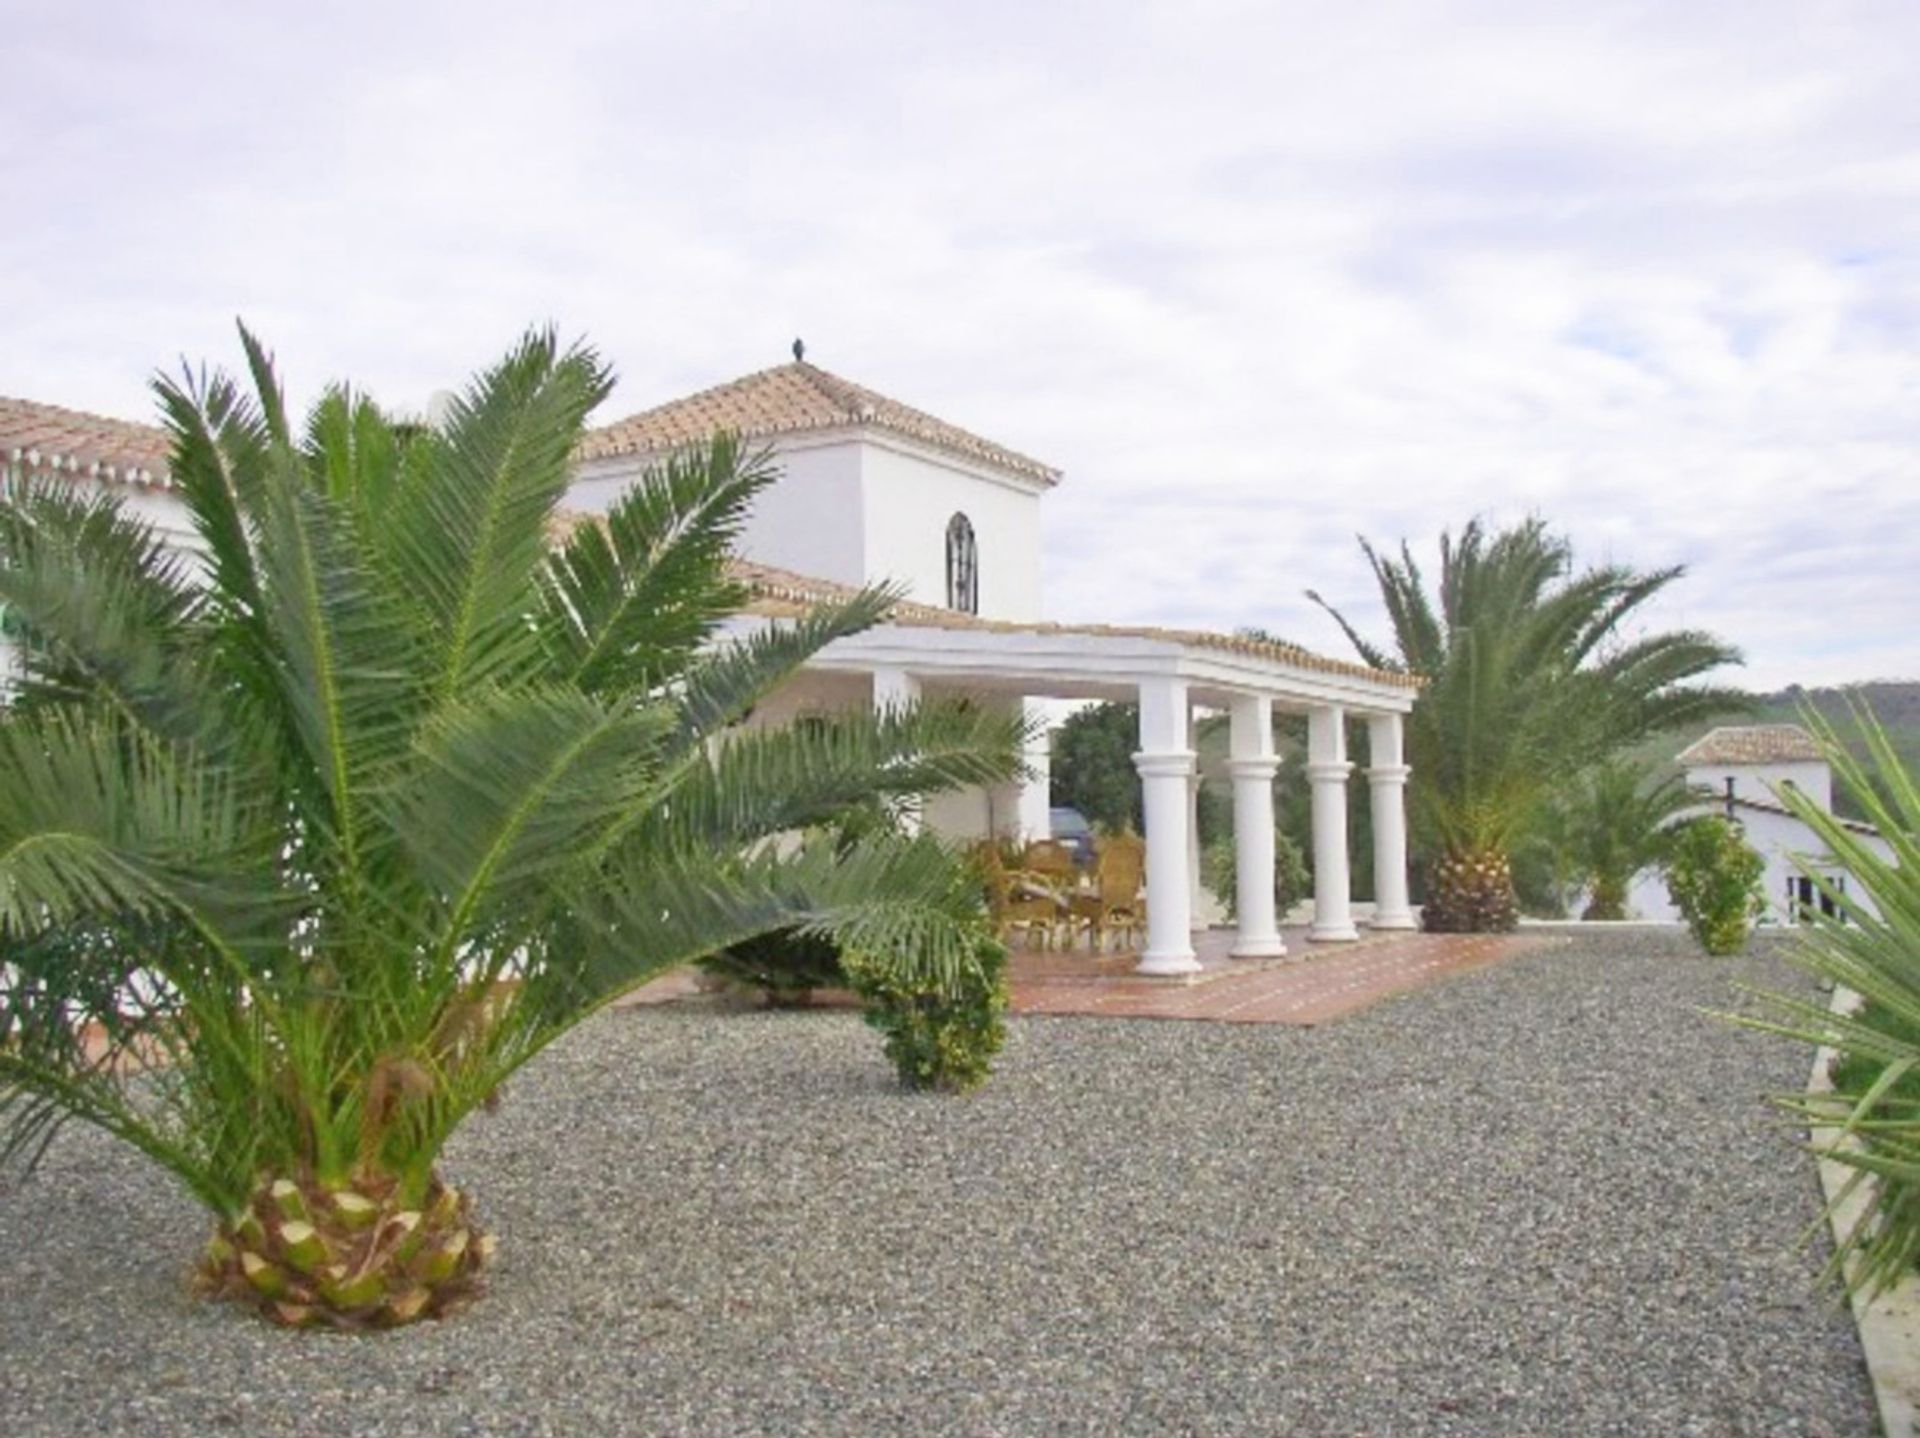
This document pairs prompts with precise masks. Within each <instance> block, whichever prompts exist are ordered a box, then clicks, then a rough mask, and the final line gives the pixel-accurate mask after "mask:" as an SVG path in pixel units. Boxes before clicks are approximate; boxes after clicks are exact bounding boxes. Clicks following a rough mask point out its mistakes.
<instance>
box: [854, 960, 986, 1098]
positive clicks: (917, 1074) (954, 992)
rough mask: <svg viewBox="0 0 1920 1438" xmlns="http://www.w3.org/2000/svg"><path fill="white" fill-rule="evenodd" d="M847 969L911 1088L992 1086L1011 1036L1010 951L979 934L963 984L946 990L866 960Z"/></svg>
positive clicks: (961, 978) (870, 1020)
mask: <svg viewBox="0 0 1920 1438" xmlns="http://www.w3.org/2000/svg"><path fill="white" fill-rule="evenodd" d="M846 968H847V972H848V976H849V977H850V978H851V980H852V982H853V987H854V991H855V992H856V993H858V994H859V995H860V997H861V1000H862V1002H863V1003H864V1005H865V1010H866V1012H865V1017H866V1021H867V1022H868V1023H869V1024H871V1025H872V1026H873V1027H874V1028H875V1029H877V1030H879V1032H880V1033H881V1034H882V1035H884V1039H885V1044H884V1046H885V1048H886V1053H887V1057H888V1058H890V1059H892V1060H893V1065H894V1068H895V1070H896V1071H897V1072H898V1073H899V1075H900V1082H901V1083H902V1084H903V1085H904V1086H905V1087H907V1088H910V1089H938V1090H942V1091H945V1092H956V1093H957V1092H964V1091H965V1090H967V1089H971V1088H977V1087H978V1086H979V1085H980V1084H981V1083H983V1082H985V1081H986V1078H987V1075H988V1074H989V1073H990V1072H991V1071H992V1063H993V1056H994V1055H995V1054H997V1053H998V1052H999V1051H1000V1049H1001V1046H1002V1045H1003V1044H1004V1043H1005V1042H1006V1034H1007V1026H1006V1017H1005V1016H1006V1010H1007V977H1006V970H1007V951H1006V949H1005V947H1003V946H1002V945H1001V944H1000V943H999V942H998V941H997V940H995V939H994V938H993V937H992V936H991V935H990V934H989V933H987V932H985V931H984V929H983V930H982V931H981V932H979V933H978V934H977V935H976V936H975V940H974V944H973V947H972V950H971V953H970V956H969V959H968V961H967V963H965V964H964V965H963V966H962V969H961V972H960V974H959V976H958V981H957V982H956V983H954V984H952V985H949V986H945V987H942V988H939V989H934V988H931V987H929V986H927V985H926V984H924V983H920V982H916V981H915V980H914V979H913V978H912V977H911V976H908V975H903V974H902V973H901V972H900V971H899V970H898V969H897V968H896V967H895V966H892V965H889V964H886V963H875V962H873V961H872V960H871V959H870V958H869V957H867V956H865V955H859V956H850V957H849V958H848V961H847V964H846Z"/></svg>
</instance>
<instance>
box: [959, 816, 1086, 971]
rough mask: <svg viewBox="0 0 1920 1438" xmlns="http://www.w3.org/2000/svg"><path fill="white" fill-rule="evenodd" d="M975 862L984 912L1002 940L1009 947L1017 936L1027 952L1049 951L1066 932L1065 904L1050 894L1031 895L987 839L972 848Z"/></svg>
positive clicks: (1030, 890) (1019, 877)
mask: <svg viewBox="0 0 1920 1438" xmlns="http://www.w3.org/2000/svg"><path fill="white" fill-rule="evenodd" d="M973 853H974V862H975V863H976V864H978V865H979V868H980V874H981V877H982V878H983V879H984V880H985V881H986V886H987V908H988V910H989V911H990V912H991V914H992V916H993V926H994V930H995V932H997V933H998V934H999V935H1000V937H1001V939H1002V940H1004V941H1005V942H1007V943H1012V942H1013V938H1014V935H1015V934H1019V935H1020V936H1021V938H1022V939H1023V941H1024V942H1025V944H1026V946H1027V947H1028V948H1035V947H1038V948H1043V949H1044V948H1051V947H1052V946H1053V945H1054V944H1055V943H1056V942H1058V940H1059V938H1060V935H1061V933H1062V932H1063V931H1064V930H1065V929H1066V928H1067V912H1066V907H1065V905H1064V903H1063V902H1062V901H1061V900H1060V899H1059V898H1058V897H1056V896H1055V895H1053V894H1052V893H1050V892H1045V891H1043V892H1039V893H1036V892H1033V890H1032V889H1031V888H1030V887H1028V886H1027V885H1023V884H1022V883H1021V876H1020V875H1019V874H1016V873H1015V872H1013V871H1012V870H1010V869H1008V868H1007V865H1006V861H1005V860H1004V859H1003V858H1002V857H1001V855H1000V846H999V844H998V843H996V842H994V841H993V840H991V839H989V840H986V841H985V842H983V843H981V844H977V845H975V846H974V850H973Z"/></svg>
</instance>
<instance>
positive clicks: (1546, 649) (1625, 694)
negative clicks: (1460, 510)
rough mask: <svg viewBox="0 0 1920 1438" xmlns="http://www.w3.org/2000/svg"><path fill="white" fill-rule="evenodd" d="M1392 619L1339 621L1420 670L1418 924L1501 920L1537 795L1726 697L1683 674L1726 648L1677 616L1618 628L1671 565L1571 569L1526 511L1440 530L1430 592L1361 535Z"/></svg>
mask: <svg viewBox="0 0 1920 1438" xmlns="http://www.w3.org/2000/svg"><path fill="white" fill-rule="evenodd" d="M1361 548H1362V549H1363V550H1364V551H1365V553H1366V556H1367V560H1368V562H1369V563H1370V564H1371V565H1372V567H1373V573H1374V578H1375V580H1376V581H1377V582H1378V583H1379V586H1380V595H1381V598H1382V600H1383V601H1384V603H1385V605H1386V609H1387V616H1388V619H1389V621H1390V622H1391V623H1392V626H1393V640H1392V646H1391V648H1389V647H1388V646H1386V645H1382V644H1376V643H1373V642H1372V641H1370V640H1368V639H1366V638H1365V637H1363V636H1362V635H1361V634H1360V633H1359V632H1358V631H1357V630H1356V629H1355V628H1354V627H1353V625H1351V624H1350V623H1348V621H1347V620H1346V618H1345V617H1344V616H1342V615H1341V614H1340V613H1339V612H1338V611H1336V610H1333V609H1332V608H1331V607H1330V606H1326V605H1325V602H1324V601H1322V600H1320V599H1319V596H1318V595H1314V596H1312V597H1313V598H1314V599H1315V601H1316V602H1319V603H1321V604H1322V606H1323V607H1326V608H1327V609H1328V612H1329V613H1331V614H1332V615H1333V617H1334V618H1335V619H1336V620H1337V621H1339V624H1340V626H1341V628H1342V629H1344V630H1345V631H1346V634H1347V637H1348V638H1349V639H1350V640H1352V642H1353V645H1354V647H1355V649H1356V650H1358V651H1359V653H1360V656H1361V657H1362V659H1364V660H1365V661H1366V662H1367V663H1369V664H1372V665H1374V666H1376V667H1379V668H1383V669H1396V670H1402V671H1409V672H1412V673H1414V674H1417V675H1419V676H1420V677H1421V678H1422V679H1423V680H1424V681H1425V687H1424V688H1423V690H1422V691H1421V695H1420V698H1419V700H1418V701H1417V702H1416V703H1415V705H1414V709H1413V713H1412V715H1411V717H1410V720H1409V725H1408V735H1407V742H1408V757H1409V759H1410V761H1411V762H1412V764H1413V769H1414V776H1415V777H1414V782H1413V784H1412V786H1411V794H1412V798H1413V807H1414V816H1415V824H1416V833H1417V837H1418V839H1419V840H1420V844H1421V848H1422V849H1423V851H1424V854H1425V856H1426V858H1427V861H1428V874H1427V894H1426V905H1425V910H1424V913H1425V923H1426V926H1427V927H1428V928H1429V929H1434V930H1439V931H1462V930H1480V929H1503V928H1511V927H1512V926H1513V924H1514V922H1515V919H1516V917H1517V916H1516V910H1515V904H1514V897H1513V880H1512V868H1511V863H1510V860H1509V852H1510V850H1511V847H1512V845H1513V844H1514V842H1515V840H1516V839H1517V838H1518V837H1519V836H1520V835H1521V834H1522V832H1523V831H1524V828H1525V826H1526V825H1527V824H1528V822H1529V821H1530V820H1531V819H1532V818H1533V816H1534V815H1535V814H1536V813H1537V811H1538V807H1539V805H1540V803H1541V802H1542V800H1543V799H1545V798H1546V797H1547V796H1548V795H1549V794H1551V793H1552V791H1553V789H1554V788H1555V786H1557V785H1560V784H1563V783H1565V782H1566V780H1567V778H1568V777H1569V776H1571V775H1574V774H1577V773H1579V772H1580V771H1581V770H1583V769H1586V768H1587V767H1589V766H1590V765H1593V764H1595V763H1597V762H1599V761H1600V760H1602V759H1604V758H1606V757H1607V756H1609V755H1611V754H1613V753H1615V752H1617V751H1618V750H1619V749H1620V748H1621V747H1623V746H1624V745H1626V744H1628V743H1630V742H1632V741H1633V740H1634V739H1637V738H1639V737H1641V736H1643V735H1645V734H1648V733H1651V732H1653V731H1655V730H1660V729H1666V728H1670V727H1674V726H1678V725H1681V724H1686V723H1690V722H1692V721H1694V720H1697V719H1702V718H1705V717H1707V716H1709V715H1712V714H1715V713H1719V712H1723V711H1724V710H1726V709H1728V708H1731V707H1737V706H1738V704H1739V703H1740V702H1741V699H1742V696H1740V695H1738V694H1737V693H1735V692H1733V691H1729V690H1723V689H1717V688H1713V687H1709V686H1706V685H1701V684H1698V683H1696V682H1694V681H1696V680H1698V679H1699V678H1700V676H1702V675H1703V674H1706V673H1707V672H1708V671H1710V670H1712V669H1715V668H1718V667H1719V666H1720V665H1722V664H1729V663H1737V662H1738V660H1739V654H1738V652H1737V651H1736V650H1734V649H1732V648H1730V647H1729V646H1727V645H1725V644H1723V643H1721V642H1720V641H1719V640H1717V639H1715V638H1714V637H1713V636H1711V635H1708V634H1703V633H1699V632H1696V631H1691V630H1686V631H1678V632H1674V633H1664V634H1649V635H1644V636H1638V637H1633V638H1626V637H1623V635H1622V630H1623V628H1624V627H1625V626H1626V625H1627V624H1628V623H1629V622H1630V621H1631V620H1632V619H1634V618H1635V616H1636V614H1637V612H1638V611H1639V610H1640V608H1641V606H1643V605H1644V604H1646V603H1647V602H1648V601H1649V600H1651V599H1652V598H1653V597H1654V596H1655V595H1657V594H1659V593H1660V592H1661V591H1662V590H1663V589H1665V588H1666V587H1667V586H1668V585H1669V584H1671V583H1672V582H1673V581H1674V580H1675V579H1677V578H1679V577H1680V575H1681V574H1682V573H1683V572H1684V571H1683V570H1681V569H1679V568H1672V569H1661V570H1655V571H1652V572H1649V573H1640V572H1636V571H1634V570H1632V569H1629V568H1627V567H1625V566H1621V565H1605V566H1601V567H1599V568H1594V569H1588V570H1585V571H1583V572H1581V573H1578V574H1575V573H1573V572H1572V570H1573V556H1572V552H1571V550H1570V548H1569V547H1568V545H1567V543H1566V542H1565V541H1564V540H1562V539H1560V538H1557V537H1556V536H1554V535H1552V534H1550V533H1549V532H1548V531H1547V529H1546V526H1545V525H1544V524H1543V523H1542V522H1541V521H1539V520H1537V519H1536V520H1529V521H1526V522H1525V523H1522V524H1519V525H1517V526H1515V527H1513V528H1511V529H1506V530H1502V531H1499V532H1489V531H1487V530H1485V529H1483V528H1482V526H1481V525H1480V524H1479V522H1478V521H1475V522H1473V523H1470V524H1468V525H1467V527H1466V528H1465V529H1464V530H1463V531H1461V534H1460V536H1459V538H1458V539H1457V540H1456V539H1454V538H1453V537H1452V536H1451V535H1442V536H1441V540H1440V583H1439V588H1438V591H1437V593H1436V594H1432V595H1430V594H1429V593H1428V591H1427V588H1426V582H1425V579H1424V577H1423V576H1422V574H1421V572H1420V567H1419V565H1418V564H1417V563H1416V562H1415V560H1414V558H1413V554H1412V551H1411V550H1410V549H1409V548H1408V547H1406V546H1404V545H1403V546H1402V547H1401V552H1400V556H1399V558H1397V559H1395V558H1393V557H1390V556H1385V555H1382V554H1380V553H1378V552H1377V551H1376V550H1375V549H1374V548H1373V547H1372V545H1370V544H1368V543H1367V542H1366V541H1365V540H1362V541H1361Z"/></svg>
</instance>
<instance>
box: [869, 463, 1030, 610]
mask: <svg viewBox="0 0 1920 1438" xmlns="http://www.w3.org/2000/svg"><path fill="white" fill-rule="evenodd" d="M862 451H863V453H862V456H861V474H862V488H863V491H864V495H865V515H866V563H867V576H868V578H870V579H895V580H899V581H901V582H903V583H905V584H906V585H907V587H908V594H909V597H910V598H913V599H916V600H918V601H919V602H920V603H922V604H936V605H945V604H946V602H947V525H948V523H949V521H951V520H952V518H953V516H954V515H955V514H957V513H958V514H965V515H966V516H967V518H968V519H969V520H971V521H972V522H973V533H974V540H975V544H976V548H977V550H978V555H979V566H980V613H981V614H982V615H983V616H984V617H986V618H989V619H1039V618H1041V617H1042V616H1041V612H1040V599H1041V595H1040V491H1039V490H1038V489H1037V488H1035V487H1032V486H1023V485H1020V484H1018V483H1016V482H1014V481H1011V480H1009V481H1005V482H1003V481H1001V480H999V479H996V478H993V477H991V476H990V475H989V474H988V473H987V472H986V471H984V470H980V471H976V470H973V469H970V468H963V467H961V466H960V465H959V464H957V463H955V462H949V461H946V460H944V459H943V458H939V457H936V456H934V455H933V454H931V453H925V454H923V453H918V452H908V450H907V449H905V448H904V447H896V446H895V445H893V444H890V443H889V444H880V443H871V442H870V443H867V444H865V445H863V446H862Z"/></svg>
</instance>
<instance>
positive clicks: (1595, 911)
mask: <svg viewBox="0 0 1920 1438" xmlns="http://www.w3.org/2000/svg"><path fill="white" fill-rule="evenodd" d="M1580 917H1581V918H1582V919H1586V920H1589V921H1592V922H1595V923H1614V924H1617V923H1619V922H1621V921H1622V920H1623V919H1625V918H1626V917H1627V886H1626V885H1625V884H1624V883H1622V882H1621V881H1620V880H1618V879H1612V878H1605V879H1595V880H1594V881H1593V893H1592V895H1591V896H1590V897H1589V898H1588V900H1587V907H1586V909H1585V911H1584V912H1583V913H1582V914H1581V915H1580Z"/></svg>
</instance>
